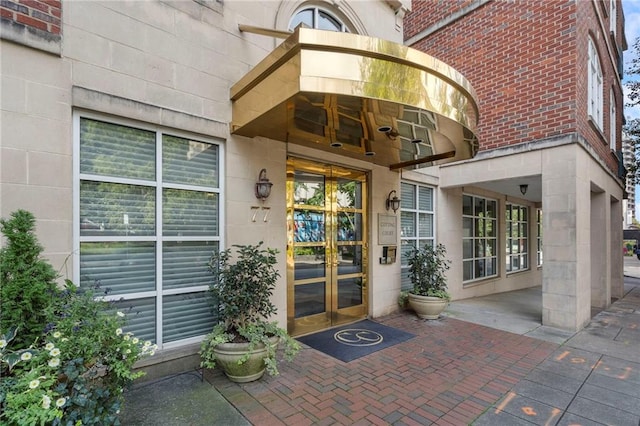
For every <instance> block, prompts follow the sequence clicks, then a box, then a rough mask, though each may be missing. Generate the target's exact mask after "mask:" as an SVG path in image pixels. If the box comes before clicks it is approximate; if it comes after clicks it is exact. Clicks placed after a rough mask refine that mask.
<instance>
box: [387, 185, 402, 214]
mask: <svg viewBox="0 0 640 426" xmlns="http://www.w3.org/2000/svg"><path fill="white" fill-rule="evenodd" d="M391 194H393V198H391ZM395 194H396V191H395V189H394V190H393V191H391V192H390V193H389V195H387V210H389V209H391V210H393V213H395V212H396V211H398V209H399V208H400V198H398V196H397V195H395Z"/></svg>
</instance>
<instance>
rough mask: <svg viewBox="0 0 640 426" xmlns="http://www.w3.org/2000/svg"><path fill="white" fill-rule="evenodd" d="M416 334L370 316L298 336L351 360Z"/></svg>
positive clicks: (319, 347) (326, 351)
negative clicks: (374, 319) (370, 318)
mask: <svg viewBox="0 0 640 426" xmlns="http://www.w3.org/2000/svg"><path fill="white" fill-rule="evenodd" d="M412 337H415V335H414V334H411V333H407V332H406V331H402V330H398V329H397V328H393V327H388V326H386V325H382V324H379V323H377V322H374V321H370V320H363V321H359V322H356V323H354V324H349V325H345V326H342V327H337V328H332V329H330V330H325V331H320V332H318V333H314V334H310V335H308V336H303V337H298V338H297V339H298V341H300V342H301V343H304V344H305V345H308V346H311V347H312V348H314V349H317V350H319V351H320V352H324V353H325V354H327V355H330V356H332V357H334V358H337V359H339V360H340V361H344V362H349V361H353V360H354V359H357V358H360V357H363V356H365V355H369V354H371V353H373V352H377V351H379V350H381V349H384V348H388V347H390V346H393V345H396V344H398V343H401V342H404V341H406V340H409V339H411V338H412Z"/></svg>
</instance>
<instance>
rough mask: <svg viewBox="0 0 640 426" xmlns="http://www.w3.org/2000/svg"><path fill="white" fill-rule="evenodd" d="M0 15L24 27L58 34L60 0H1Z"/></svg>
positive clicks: (60, 13)
mask: <svg viewBox="0 0 640 426" xmlns="http://www.w3.org/2000/svg"><path fill="white" fill-rule="evenodd" d="M0 16H1V17H2V18H3V19H8V20H10V21H12V22H14V23H18V24H21V25H24V26H25V27H29V28H34V29H37V30H41V31H45V32H47V33H50V34H54V35H59V34H60V28H61V18H62V1H61V0H3V1H2V3H0Z"/></svg>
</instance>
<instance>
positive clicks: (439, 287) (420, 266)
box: [405, 244, 451, 300]
mask: <svg viewBox="0 0 640 426" xmlns="http://www.w3.org/2000/svg"><path fill="white" fill-rule="evenodd" d="M446 253H447V250H446V248H445V247H444V245H442V244H438V245H436V246H431V245H428V244H425V245H424V246H422V247H420V248H417V249H414V250H413V251H411V252H409V253H407V254H406V255H405V256H406V259H407V264H408V265H409V279H410V280H411V283H412V284H413V289H412V290H411V293H413V294H416V295H418V296H431V297H439V298H441V299H446V300H449V299H450V298H451V296H450V295H449V293H448V292H447V277H446V274H445V273H446V271H447V270H448V269H449V267H450V264H451V261H450V260H448V259H447V258H446Z"/></svg>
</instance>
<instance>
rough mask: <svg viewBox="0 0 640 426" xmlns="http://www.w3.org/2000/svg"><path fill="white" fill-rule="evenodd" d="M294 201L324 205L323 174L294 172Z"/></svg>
mask: <svg viewBox="0 0 640 426" xmlns="http://www.w3.org/2000/svg"><path fill="white" fill-rule="evenodd" d="M294 188H295V193H294V203H295V204H308V205H311V206H324V176H322V175H315V174H312V173H306V172H296V175H295V183H294Z"/></svg>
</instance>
